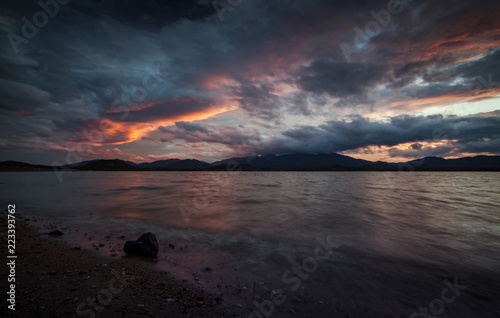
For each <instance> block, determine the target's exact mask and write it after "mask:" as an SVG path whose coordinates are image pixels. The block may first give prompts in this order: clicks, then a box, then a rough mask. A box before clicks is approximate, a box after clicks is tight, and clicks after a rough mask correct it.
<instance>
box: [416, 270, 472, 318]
mask: <svg viewBox="0 0 500 318" xmlns="http://www.w3.org/2000/svg"><path fill="white" fill-rule="evenodd" d="M443 282H444V284H445V285H446V287H445V288H443V290H442V291H441V295H440V297H438V298H435V299H433V300H432V301H431V302H430V303H429V305H428V306H426V307H419V308H418V312H417V311H415V312H414V313H413V314H411V315H410V317H409V318H417V317H425V318H435V317H437V316H439V315H441V314H442V313H444V311H445V309H446V305H449V304H451V303H453V302H454V301H455V300H456V299H457V297H458V296H460V294H461V291H463V290H466V289H467V286H465V285H459V284H458V277H455V280H454V282H453V284H452V283H450V282H449V281H448V280H446V279H445V280H444V281H443ZM429 311H430V313H429Z"/></svg>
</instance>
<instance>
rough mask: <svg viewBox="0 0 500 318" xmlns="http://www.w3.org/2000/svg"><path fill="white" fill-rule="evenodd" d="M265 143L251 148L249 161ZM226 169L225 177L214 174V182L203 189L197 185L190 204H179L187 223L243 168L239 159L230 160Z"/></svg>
mask: <svg viewBox="0 0 500 318" xmlns="http://www.w3.org/2000/svg"><path fill="white" fill-rule="evenodd" d="M262 149H263V145H260V144H259V145H254V146H252V148H251V154H250V156H249V157H248V158H247V163H251V162H252V161H253V160H254V159H255V158H256V157H257V151H258V150H262ZM225 168H226V169H225V171H226V172H228V175H227V176H226V177H224V175H223V174H222V173H221V174H212V175H211V181H213V183H212V184H207V185H205V186H204V187H203V188H202V189H199V188H197V187H194V188H193V191H194V192H195V195H194V197H193V199H192V201H191V204H190V205H186V204H184V203H180V204H179V205H178V209H179V212H180V213H181V215H182V218H183V219H184V222H185V223H186V224H189V223H190V218H191V216H196V215H198V214H200V213H202V212H203V210H205V209H206V208H208V206H209V205H210V201H209V200H210V198H213V197H214V196H217V195H219V193H220V191H221V190H222V189H223V188H227V187H228V186H229V184H230V178H231V177H234V176H235V175H234V173H236V172H240V171H242V170H243V169H242V168H241V166H240V164H239V163H238V162H237V161H234V160H230V161H228V162H227V163H226V164H225Z"/></svg>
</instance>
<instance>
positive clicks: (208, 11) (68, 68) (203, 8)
mask: <svg viewBox="0 0 500 318" xmlns="http://www.w3.org/2000/svg"><path fill="white" fill-rule="evenodd" d="M387 3H388V1H387V0H378V1H369V0H364V1H355V2H354V1H353V2H349V1H327V0H311V1H288V0H276V1H246V0H245V1H243V2H242V3H241V5H239V6H236V7H235V8H234V9H233V10H232V11H227V12H226V13H225V14H224V21H220V20H219V17H218V14H217V12H216V11H215V9H214V7H213V4H212V1H210V0H199V1H196V0H190V1H160V0H126V1H119V0H112V1H78V0H72V1H70V2H69V3H68V4H66V5H64V6H63V5H61V6H60V7H59V12H58V14H56V15H55V16H54V17H50V18H49V20H48V23H47V25H46V26H44V27H41V28H39V29H38V33H37V35H36V36H34V37H33V38H31V39H29V41H28V43H22V44H20V45H19V53H18V54H16V53H15V52H14V50H13V47H12V45H11V43H10V41H9V38H8V36H7V34H9V32H14V33H16V34H18V35H22V25H23V22H22V20H21V19H22V17H27V18H28V19H31V18H32V17H33V14H34V13H35V12H37V11H40V10H41V8H40V7H39V6H38V4H37V3H36V1H27V0H21V1H4V2H2V4H1V5H0V6H1V10H0V33H1V35H2V36H1V37H0V84H1V85H0V96H1V99H0V120H1V124H2V125H0V126H1V128H0V131H1V132H2V138H0V144H4V145H10V146H12V147H14V146H15V145H20V144H22V145H23V146H28V145H30V144H37V145H38V144H41V145H42V146H43V147H45V148H47V149H49V148H50V149H56V148H58V147H59V148H58V149H62V148H68V147H69V145H68V144H67V142H74V141H75V140H79V138H81V135H82V133H81V132H82V130H84V129H95V126H96V123H98V122H99V121H100V120H102V119H106V120H111V121H112V122H113V123H114V124H116V126H119V129H117V132H116V134H115V135H113V136H109V138H107V139H106V140H108V141H110V140H111V141H120V140H122V141H130V139H127V138H128V136H131V135H134V134H133V131H131V130H133V129H134V127H137V126H138V125H143V126H144V125H148V124H151V123H153V122H154V123H158V122H161V121H162V120H166V121H168V120H178V124H177V125H176V126H175V127H174V128H172V129H174V130H173V131H170V132H164V133H166V134H170V135H168V136H166V137H165V138H166V140H168V139H171V138H179V139H183V137H185V138H186V139H184V140H191V142H203V141H205V142H214V143H219V142H220V143H223V144H225V145H232V144H235V145H240V144H241V143H244V142H250V143H251V142H256V141H257V140H260V135H259V133H258V131H250V130H241V129H236V128H235V129H234V130H231V129H229V128H228V127H229V126H224V125H223V126H221V128H220V129H219V128H217V127H216V126H213V127H212V126H210V127H208V126H200V125H201V124H193V123H188V122H187V121H182V119H183V118H182V117H183V116H186V117H185V119H184V120H187V118H189V117H188V116H190V115H193V114H200V113H203V114H204V113H207V114H208V113H210V111H211V110H213V109H216V108H218V107H220V108H221V109H224V108H225V107H228V108H231V107H233V106H236V107H239V108H240V109H242V110H244V111H245V112H246V113H245V116H248V117H247V118H246V119H248V120H249V121H253V120H254V119H255V118H258V119H264V120H265V121H266V123H265V124H264V123H263V124H260V126H261V127H263V128H265V129H269V130H270V131H269V132H268V133H269V134H268V135H269V136H276V135H279V134H280V133H281V132H280V131H279V129H280V128H278V125H276V123H279V122H280V120H284V119H290V118H285V117H287V116H290V114H299V115H303V116H308V117H311V118H312V120H313V122H314V121H316V122H317V120H318V116H322V114H323V113H321V111H322V110H320V109H319V108H322V109H324V108H328V106H331V105H332V104H333V106H334V107H337V108H339V107H344V108H349V107H350V106H356V105H359V104H370V106H372V107H373V108H374V109H375V110H377V109H376V107H384V106H385V105H378V104H377V97H380V96H379V94H380V92H379V89H380V87H384V86H385V87H387V88H388V90H390V91H391V92H392V93H393V94H394V96H398V98H400V97H401V98H402V100H403V101H406V100H407V99H412V100H415V101H418V100H419V99H424V98H429V97H432V98H434V97H435V98H436V99H438V98H439V97H443V96H444V97H446V98H448V99H449V100H454V99H456V98H458V97H457V96H466V95H467V94H469V95H470V93H471V92H473V91H474V90H476V89H477V86H478V85H482V84H481V82H480V81H479V82H478V80H477V79H478V78H481V77H482V78H483V79H485V80H486V81H487V82H488V83H492V84H493V83H496V82H500V74H499V71H498V69H500V68H499V67H498V66H499V65H498V60H499V55H498V53H497V52H495V51H494V48H495V47H498V46H499V45H500V35H499V33H500V31H499V30H500V28H499V27H498V21H499V17H500V10H499V8H500V3H498V2H492V1H483V0H478V1H474V2H467V1H462V2H456V1H452V0H445V1H424V2H418V1H412V2H411V4H410V5H409V6H408V7H407V8H406V9H405V11H404V12H402V13H401V14H399V15H393V16H392V17H391V19H392V22H391V24H390V25H389V26H388V27H386V28H383V29H382V30H381V32H380V34H379V35H377V36H374V37H371V38H370V39H369V41H367V42H366V43H364V44H363V45H361V47H362V49H361V50H360V51H359V52H356V53H354V54H353V56H352V60H353V62H352V63H347V62H346V60H345V56H344V54H343V52H342V50H341V48H340V45H339V44H340V43H341V42H349V43H353V41H354V37H355V35H356V31H355V28H357V27H359V28H361V29H364V28H365V26H366V25H367V23H368V22H370V21H373V20H374V17H373V15H372V14H371V11H372V10H374V11H376V12H380V10H383V9H384V10H385V9H386V8H387ZM486 54H489V55H488V56H483V57H482V58H479V59H478V58H477V57H478V56H482V55H486ZM473 57H475V60H471V58H473ZM459 63H460V64H459ZM145 78H147V80H146V82H147V83H149V84H150V85H146V86H148V87H149V88H146V87H145V84H144V83H145ZM419 78H422V79H423V80H424V81H425V83H424V84H422V85H419V86H418V87H416V86H415V85H414V84H413V83H414V82H415V80H417V79H419ZM456 79H460V80H459V81H456ZM490 79H491V80H490ZM483 82H484V81H483ZM152 84H157V85H152ZM280 85H281V86H280ZM283 85H289V86H293V88H294V89H295V88H297V91H295V92H292V93H283V91H286V92H288V91H287V90H286V89H285V90H283ZM153 86H154V88H153ZM483 86H484V85H483ZM491 86H492V87H493V88H494V89H491V88H485V89H484V90H485V91H488V92H490V93H488V94H490V95H494V93H495V89H496V87H497V86H494V85H491ZM141 89H142V91H143V92H144V89H145V91H146V93H145V94H142V96H141V97H140V98H134V97H137V96H135V95H134V92H137V91H138V90H141ZM280 89H282V90H280ZM386 94H389V93H386ZM481 97H483V96H481ZM332 98H333V99H337V98H339V100H338V101H335V100H334V101H332ZM227 101H231V103H233V102H234V105H233V104H231V105H226V104H224V103H225V102H227ZM396 102H399V100H398V101H396ZM401 103H403V102H401ZM115 104H116V105H117V106H118V110H116V109H115V108H114V106H113V105H115ZM116 105H115V106H116ZM229 106H231V107H229ZM403 106H404V105H403ZM409 107H410V106H408V108H409ZM315 116H316V118H314V117H315ZM191 118H192V117H191ZM292 119H293V118H292ZM356 122H358V123H357V125H359V126H360V127H362V128H367V127H370V129H376V128H377V127H378V128H379V129H382V130H386V133H387V134H392V133H399V132H400V131H399V130H398V129H396V128H395V126H394V125H396V123H394V125H393V126H384V125H385V124H382V123H380V125H381V126H377V125H376V123H374V122H370V123H369V124H366V123H364V122H363V119H359V118H358V119H356V118H355V119H354V120H353V121H352V123H345V125H347V126H345V127H343V128H342V127H340V126H339V127H337V129H339V131H340V130H341V128H342V129H348V128H352V127H353V125H355V124H356ZM353 123H354V124H353ZM136 124H137V125H136ZM338 125H340V124H338ZM275 126H276V127H275ZM327 126H328V125H326V126H325V125H322V126H315V127H312V126H311V127H309V128H307V129H305V130H304V131H285V132H283V137H282V138H283V143H281V141H282V140H281V139H280V140H278V139H276V142H277V144H276V147H275V148H274V149H277V150H279V149H283V151H285V150H287V149H289V148H290V149H296V150H298V151H301V150H300V149H299V148H300V146H303V147H305V149H308V148H311V149H313V148H314V149H330V148H331V147H330V148H329V147H328V144H325V143H324V142H322V139H323V137H320V135H325V134H326V135H330V137H328V138H333V137H332V136H333V135H338V136H340V137H339V138H340V140H337V139H335V138H333V139H331V144H334V145H340V147H337V146H335V147H333V148H335V149H337V148H338V149H347V148H351V149H352V148H353V147H357V146H358V145H360V144H365V143H366V142H368V141H369V137H368V136H365V137H363V138H361V137H360V136H358V135H357V134H356V133H355V132H353V138H352V140H351V139H350V137H349V136H348V135H344V134H342V133H340V132H331V131H330V130H331V129H334V128H335V125H333V126H332V127H330V128H328V127H327ZM391 127H392V128H391ZM127 129H128V130H127ZM169 129H170V128H169ZM204 129H207V130H206V131H204ZM273 129H274V130H273ZM391 129H393V130H391ZM415 129H417V128H415ZM226 133H227V134H228V136H225V135H224V134H226ZM119 134H121V135H119ZM408 134H409V133H408ZM415 134H416V133H415ZM417 135H418V134H417ZM4 136H5V137H4ZM13 136H16V137H15V138H14V137H13ZM149 137H150V136H138V139H139V140H140V139H143V140H150V139H148V138H149ZM36 138H38V139H36ZM204 138H205V139H204ZM328 138H327V139H328ZM384 138H385V139H384V142H385V143H387V144H391V142H389V141H390V140H387V139H390V137H388V136H385V137H384ZM393 138H395V139H397V137H393ZM478 138H479V137H478ZM485 138H486V137H485ZM157 139H158V138H156V140H157ZM360 139H361V140H360ZM406 139H412V138H406ZM413 139H415V141H417V140H418V138H413ZM40 140H41V141H40ZM304 140H305V141H309V142H311V144H308V143H307V142H305V141H304ZM328 140H330V139H328ZM323 141H324V140H323ZM148 142H149V141H148ZM472 142H474V140H472V141H471V143H472ZM471 145H472V144H471ZM280 147H281V148H280ZM471 147H472V146H471ZM140 148H141V147H140V145H139V146H137V147H136V148H135V149H140ZM271 148H272V147H271ZM4 149H5V147H4ZM12 149H14V148H12ZM144 149H147V148H146V147H144ZM60 151H61V150H60ZM144 151H149V150H144Z"/></svg>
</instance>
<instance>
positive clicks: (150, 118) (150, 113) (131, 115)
mask: <svg viewBox="0 0 500 318" xmlns="http://www.w3.org/2000/svg"><path fill="white" fill-rule="evenodd" d="M214 106H215V104H214V101H211V100H208V99H198V98H191V97H183V98H173V99H170V100H164V101H157V102H154V103H153V104H152V105H146V106H144V108H139V109H134V108H127V107H124V108H123V111H118V112H112V113H110V112H108V113H105V114H102V117H103V118H107V119H111V120H113V121H117V122H135V123H148V122H155V121H159V120H169V119H175V118H178V117H180V116H183V115H189V114H192V113H200V112H203V111H207V110H209V109H211V108H212V107H214ZM117 109H118V110H120V109H121V107H120V106H118V107H117Z"/></svg>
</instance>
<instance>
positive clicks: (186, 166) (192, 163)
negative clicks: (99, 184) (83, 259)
mask: <svg viewBox="0 0 500 318" xmlns="http://www.w3.org/2000/svg"><path fill="white" fill-rule="evenodd" d="M54 168H57V169H70V170H92V171H172V170H173V171H176V170H177V171H185V170H189V171H196V170H202V171H500V156H476V157H465V158H459V159H443V158H439V157H426V158H422V159H417V160H412V161H408V162H401V163H388V162H383V161H377V162H372V161H366V160H361V159H355V158H352V157H349V156H344V155H339V154H335V153H333V154H288V155H280V156H278V155H265V156H256V157H238V158H230V159H225V160H221V161H216V162H214V163H212V164H210V163H207V162H204V161H200V160H195V159H185V160H181V159H167V160H158V161H154V162H148V163H134V162H131V161H124V160H119V159H113V160H106V159H95V160H87V161H82V162H78V163H74V164H68V165H64V166H62V167H51V166H43V165H31V164H28V163H24V162H19V161H3V162H0V171H49V170H53V169H54Z"/></svg>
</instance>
